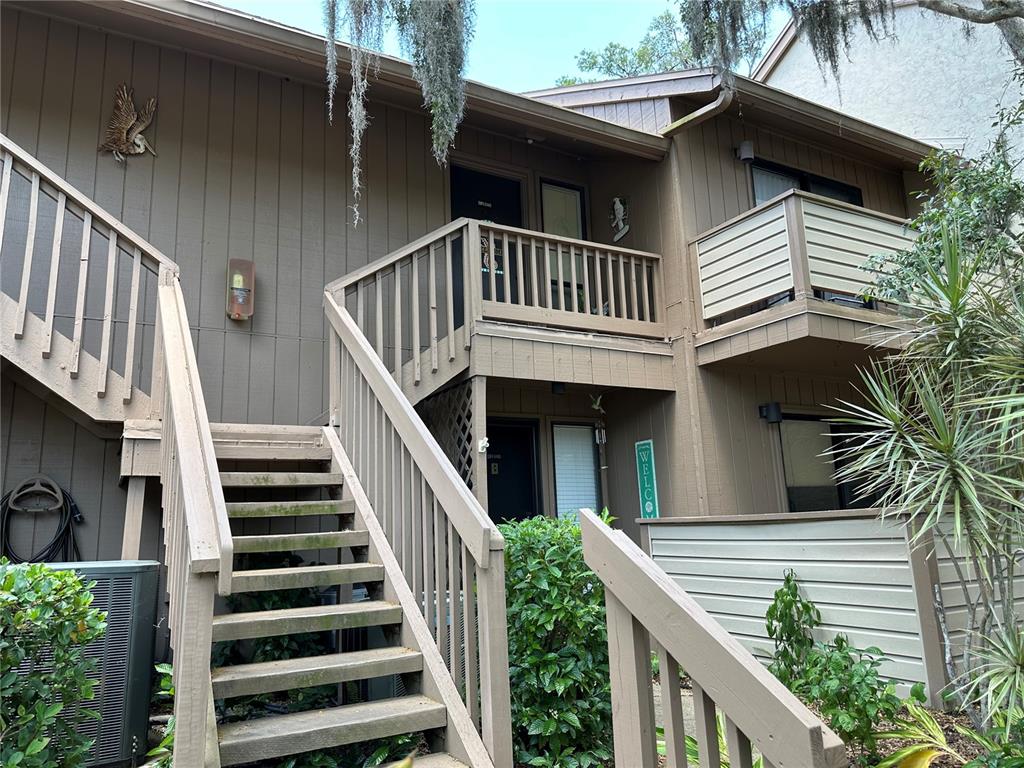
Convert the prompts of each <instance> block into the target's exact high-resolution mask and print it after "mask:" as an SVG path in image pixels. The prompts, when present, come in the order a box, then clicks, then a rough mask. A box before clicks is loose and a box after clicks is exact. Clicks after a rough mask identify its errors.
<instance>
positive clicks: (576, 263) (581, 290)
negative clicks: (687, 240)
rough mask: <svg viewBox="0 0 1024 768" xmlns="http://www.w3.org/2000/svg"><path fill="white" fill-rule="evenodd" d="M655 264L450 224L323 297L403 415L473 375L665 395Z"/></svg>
mask: <svg viewBox="0 0 1024 768" xmlns="http://www.w3.org/2000/svg"><path fill="white" fill-rule="evenodd" d="M662 280H663V278H662V269H661V257H660V256H659V255H658V254H655V253H647V252H644V251H634V250H628V249H624V248H618V247H615V246H609V245H605V244H603V243H593V242H588V241H584V240H574V239H570V238H565V237H558V236H555V235H548V234H545V233H542V232H535V231H531V230H527V229H519V228H515V227H506V226H500V225H497V224H492V223H489V222H482V221H475V220H470V219H459V220H457V221H453V222H452V223H451V224H447V225H445V226H444V227H441V228H440V229H437V230H435V231H434V232H431V233H429V234H427V235H425V236H424V237H422V238H420V239H419V240H416V241H415V242H412V243H410V244H409V245H407V246H405V247H403V248H401V249H399V250H397V251H395V252H394V253H392V254H390V255H388V256H386V257H384V258H383V259H379V260H377V261H375V262H373V263H371V264H368V265H367V266H366V267H364V268H362V269H360V270H357V271H355V272H352V273H350V274H348V275H346V276H345V277H343V278H341V279H340V280H337V281H335V282H333V283H331V284H330V285H328V286H327V292H328V294H329V295H331V296H332V297H333V298H334V299H335V301H337V303H338V304H339V305H340V306H343V307H346V308H347V309H348V310H349V311H350V313H351V314H352V316H353V317H354V318H355V319H356V322H357V324H358V325H359V328H360V330H361V331H362V332H363V333H364V335H365V336H366V338H367V339H369V340H370V342H371V345H372V346H373V347H374V350H375V351H376V353H377V354H378V356H379V357H380V358H381V359H382V360H384V361H385V364H386V366H387V367H388V371H389V372H390V373H391V374H392V375H393V376H394V377H395V378H396V380H398V381H399V382H400V384H401V387H402V390H403V392H404V393H405V394H406V396H407V397H409V399H410V400H412V401H413V402H414V403H415V402H418V401H419V400H420V399H422V398H423V397H425V396H427V395H428V394H430V393H431V392H432V391H435V390H436V389H437V388H438V387H439V386H442V385H443V384H444V383H445V382H447V381H449V380H451V379H452V378H453V377H454V376H455V375H458V374H459V373H461V372H462V371H464V370H466V369H467V368H468V369H470V372H471V374H473V375H484V376H499V377H502V376H504V377H514V378H524V379H537V380H549V381H564V382H568V383H572V382H584V383H588V384H595V385H616V386H633V387H640V388H653V389H665V390H667V389H671V388H672V387H673V386H674V384H673V377H672V357H671V348H670V345H669V344H668V342H667V341H665V335H666V331H665V323H664V318H663V313H664V298H663V283H662Z"/></svg>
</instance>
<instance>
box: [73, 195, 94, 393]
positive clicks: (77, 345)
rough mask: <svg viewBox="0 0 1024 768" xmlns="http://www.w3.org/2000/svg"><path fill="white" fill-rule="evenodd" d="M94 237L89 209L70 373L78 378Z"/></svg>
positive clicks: (85, 219)
mask: <svg viewBox="0 0 1024 768" xmlns="http://www.w3.org/2000/svg"><path fill="white" fill-rule="evenodd" d="M91 239H92V214H91V213H89V212H88V211H86V212H85V215H84V216H83V217H82V252H81V255H80V256H79V257H78V295H77V297H76V298H75V329H74V338H73V339H72V342H71V361H70V363H69V364H68V373H69V374H70V376H71V378H72V379H76V378H78V361H79V359H80V357H81V354H82V332H83V326H84V325H85V289H86V282H87V281H88V279H89V244H90V241H91Z"/></svg>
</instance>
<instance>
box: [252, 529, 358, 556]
mask: <svg viewBox="0 0 1024 768" xmlns="http://www.w3.org/2000/svg"><path fill="white" fill-rule="evenodd" d="M369 541H370V539H369V535H368V534H367V533H366V531H323V532H322V533H267V534H259V535H255V536H233V537H232V542H233V543H234V547H235V554H242V553H245V552H289V551H302V550H310V549H336V548H340V547H365V546H366V545H367V544H368V543H369Z"/></svg>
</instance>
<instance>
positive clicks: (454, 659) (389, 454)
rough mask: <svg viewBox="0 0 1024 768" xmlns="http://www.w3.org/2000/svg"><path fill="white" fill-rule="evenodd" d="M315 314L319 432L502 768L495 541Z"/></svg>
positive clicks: (345, 322) (368, 352)
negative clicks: (325, 380) (321, 376)
mask: <svg viewBox="0 0 1024 768" xmlns="http://www.w3.org/2000/svg"><path fill="white" fill-rule="evenodd" d="M470 226H471V225H470ZM413 269H415V265H413ZM324 311H325V313H326V316H327V320H328V323H329V326H330V330H329V332H328V333H329V337H328V344H329V346H328V351H329V357H330V362H329V381H330V398H331V403H330V411H329V413H330V424H331V428H332V429H336V430H337V437H338V440H339V441H340V443H341V446H342V448H343V450H344V451H345V452H346V453H347V454H348V455H349V456H350V457H351V463H352V469H353V471H354V472H355V473H356V476H357V477H358V480H359V483H360V485H361V486H362V488H363V489H364V490H365V493H366V496H367V500H368V503H369V504H370V505H371V507H372V509H373V510H374V512H375V513H376V515H377V518H378V519H379V521H380V524H381V528H382V530H383V531H384V533H385V535H386V536H387V538H388V542H389V546H390V547H391V548H392V549H393V550H394V553H395V556H396V557H397V559H398V562H399V563H400V568H401V572H402V575H403V578H404V579H405V580H406V581H407V582H408V584H409V586H410V588H411V589H412V592H413V594H414V595H415V596H416V603H417V606H418V608H419V610H420V612H421V613H422V614H423V617H424V619H425V620H426V622H427V624H428V626H429V628H430V630H431V632H432V634H433V637H434V641H435V643H436V645H437V648H438V650H439V651H440V654H441V656H442V658H444V660H445V664H446V665H447V666H448V670H449V673H450V674H451V675H452V677H453V678H454V679H455V681H456V683H457V687H458V688H459V690H461V691H462V692H463V696H464V702H465V706H466V708H467V709H468V711H469V714H470V717H471V719H472V720H473V721H474V722H478V723H479V730H480V735H481V738H482V739H483V742H484V744H485V745H486V747H487V751H488V753H489V754H490V756H491V758H492V759H493V761H494V763H495V765H497V766H498V767H499V768H510V766H511V763H512V744H511V734H512V725H511V710H510V694H509V682H508V639H507V635H506V633H507V621H506V616H505V559H504V552H503V550H504V539H503V538H502V536H501V533H500V532H499V531H498V529H497V526H495V524H494V523H493V522H492V521H491V519H490V518H489V517H488V516H487V513H486V512H485V511H484V509H483V507H481V506H480V503H479V502H478V501H477V499H476V497H474V496H473V494H472V493H471V492H470V490H469V488H467V486H466V484H465V483H464V482H463V480H462V478H461V477H460V476H459V475H458V473H457V472H456V471H455V469H454V467H452V465H451V462H450V461H449V460H448V458H447V456H445V454H444V452H443V451H442V450H441V447H440V446H439V445H438V443H437V441H436V440H435V439H434V436H433V435H432V434H431V433H430V431H429V430H428V429H427V428H426V425H424V423H423V422H422V421H421V420H420V418H419V416H418V415H417V413H416V411H415V410H414V409H413V407H412V405H411V404H410V403H409V401H408V400H407V399H406V397H405V395H403V394H402V391H401V389H399V387H398V384H397V383H396V382H395V381H394V380H393V379H392V377H391V375H390V374H389V372H388V370H387V369H386V368H385V366H384V362H383V361H382V359H381V358H380V356H379V354H378V353H377V352H375V351H374V349H373V347H372V346H371V345H370V342H369V340H368V339H367V338H366V336H365V335H364V334H363V331H362V330H361V329H360V327H359V325H358V324H357V322H356V320H355V319H354V318H353V317H352V316H351V315H350V314H349V312H348V310H346V309H344V308H343V307H341V306H339V305H338V303H337V302H336V301H335V300H334V297H333V296H331V294H330V293H329V292H325V293H324Z"/></svg>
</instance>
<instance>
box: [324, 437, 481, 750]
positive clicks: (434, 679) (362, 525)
mask: <svg viewBox="0 0 1024 768" xmlns="http://www.w3.org/2000/svg"><path fill="white" fill-rule="evenodd" d="M323 430H324V440H325V442H326V443H327V445H329V446H330V447H331V451H332V454H333V458H332V460H331V471H333V472H340V473H341V474H342V475H343V477H344V486H343V487H344V489H345V494H346V496H348V497H350V498H351V499H352V501H353V502H354V505H355V519H354V527H355V528H356V529H357V530H365V531H366V532H367V534H368V536H369V562H371V563H380V564H381V565H382V566H383V568H384V600H386V601H388V602H394V603H398V604H399V605H400V606H401V607H402V625H401V645H403V646H404V647H406V648H411V649H413V650H415V651H419V652H420V653H421V654H423V672H422V685H423V693H424V694H425V695H426V696H429V697H430V698H432V699H434V700H435V701H438V702H441V703H442V704H444V706H445V709H446V710H447V716H448V724H447V726H446V727H445V751H447V752H448V753H449V754H450V755H451V756H452V757H455V758H456V759H458V760H461V761H462V762H464V763H465V764H466V765H468V766H470V767H471V768H494V763H493V761H492V760H491V757H490V755H489V754H488V753H487V748H486V747H485V746H484V743H483V740H482V739H481V738H480V734H479V733H477V730H476V727H475V726H474V724H473V720H472V718H471V717H470V715H469V711H468V710H467V709H466V705H465V703H464V702H463V700H462V697H461V696H460V695H459V691H458V689H457V688H456V686H455V681H454V680H453V679H452V677H451V674H450V673H449V672H448V668H447V666H445V663H444V659H442V658H441V652H440V651H439V650H438V648H437V645H436V644H435V642H434V638H433V636H432V635H431V633H430V628H429V627H428V626H427V622H426V619H424V618H423V614H422V613H421V609H420V606H419V605H418V603H417V602H416V598H415V597H414V596H413V593H412V589H411V588H410V587H409V584H408V582H407V581H406V579H405V576H404V575H403V574H402V569H401V566H400V565H399V563H398V559H397V558H396V557H395V554H394V552H393V551H392V549H391V545H390V544H389V543H388V540H387V536H386V535H385V534H384V529H383V528H381V525H380V522H379V521H378V520H377V516H376V514H375V513H374V511H373V508H372V507H371V505H370V500H369V499H368V498H367V496H366V493H365V492H364V491H363V487H362V485H361V484H360V482H359V477H358V476H357V475H356V472H355V469H354V467H353V466H352V462H351V461H350V460H349V458H348V454H346V453H345V449H344V447H343V446H342V444H341V439H340V438H339V437H338V434H337V432H336V431H335V429H334V428H333V427H324V428H323Z"/></svg>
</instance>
